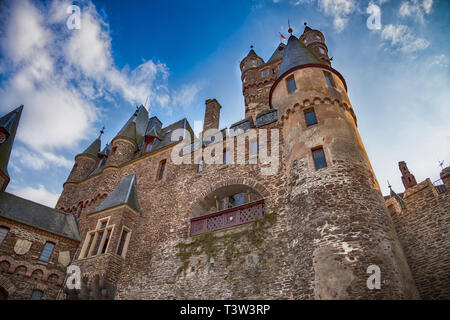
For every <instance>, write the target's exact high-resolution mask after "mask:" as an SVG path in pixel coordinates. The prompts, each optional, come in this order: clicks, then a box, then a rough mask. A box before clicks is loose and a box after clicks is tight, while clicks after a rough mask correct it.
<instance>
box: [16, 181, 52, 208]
mask: <svg viewBox="0 0 450 320" xmlns="http://www.w3.org/2000/svg"><path fill="white" fill-rule="evenodd" d="M12 193H13V194H15V195H16V196H19V197H22V198H25V199H28V200H31V201H34V202H38V203H41V204H43V205H46V206H49V207H52V208H53V207H55V205H56V202H57V201H58V198H59V194H55V193H51V192H50V191H48V190H47V189H45V187H44V186H43V185H41V184H40V185H38V187H37V188H33V187H26V188H22V189H14V190H13V191H12Z"/></svg>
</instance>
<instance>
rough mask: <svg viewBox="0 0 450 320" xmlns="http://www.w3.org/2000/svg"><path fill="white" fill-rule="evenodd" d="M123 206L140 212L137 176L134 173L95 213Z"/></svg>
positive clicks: (124, 180) (126, 178)
mask: <svg viewBox="0 0 450 320" xmlns="http://www.w3.org/2000/svg"><path fill="white" fill-rule="evenodd" d="M122 204H126V205H128V206H129V207H130V208H132V209H133V210H135V211H140V206H139V201H138V196H137V185H136V174H134V173H133V174H130V175H128V176H126V177H125V178H124V179H123V180H122V181H121V182H120V183H119V185H118V186H117V187H116V188H115V189H114V191H113V192H111V193H110V194H109V196H108V197H107V198H106V199H105V200H104V201H103V202H102V203H101V204H100V206H99V207H98V208H97V209H96V210H95V211H94V212H99V211H103V210H107V209H111V208H114V207H117V206H120V205H122Z"/></svg>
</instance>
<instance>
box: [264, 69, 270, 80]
mask: <svg viewBox="0 0 450 320" xmlns="http://www.w3.org/2000/svg"><path fill="white" fill-rule="evenodd" d="M268 75H269V69H264V70H263V71H262V76H263V78H265V77H267V76H268Z"/></svg>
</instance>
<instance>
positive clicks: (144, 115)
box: [116, 105, 148, 145]
mask: <svg viewBox="0 0 450 320" xmlns="http://www.w3.org/2000/svg"><path fill="white" fill-rule="evenodd" d="M147 122H148V111H147V109H145V107H144V106H143V105H141V106H139V107H137V106H136V111H135V112H134V113H133V115H132V116H131V117H130V119H129V120H128V121H127V122H126V123H125V125H124V126H123V127H122V129H120V131H119V133H118V134H117V136H116V138H117V137H126V138H129V139H131V140H134V141H136V143H137V144H138V145H140V144H141V143H142V140H143V138H144V135H145V130H146V129H147Z"/></svg>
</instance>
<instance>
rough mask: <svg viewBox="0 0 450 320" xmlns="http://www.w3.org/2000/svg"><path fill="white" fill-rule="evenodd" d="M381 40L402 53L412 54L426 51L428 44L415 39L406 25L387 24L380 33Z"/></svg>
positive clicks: (425, 41)
mask: <svg viewBox="0 0 450 320" xmlns="http://www.w3.org/2000/svg"><path fill="white" fill-rule="evenodd" d="M381 39H382V40H385V41H387V42H389V43H390V45H391V47H393V48H395V49H398V50H400V51H402V52H404V53H412V52H415V51H420V50H424V49H426V48H427V47H428V46H429V45H430V42H429V41H427V40H425V39H423V38H419V37H416V36H415V35H414V33H413V32H412V31H411V29H410V28H409V27H408V26H406V25H393V24H388V25H386V26H384V28H383V30H382V32H381Z"/></svg>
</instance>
